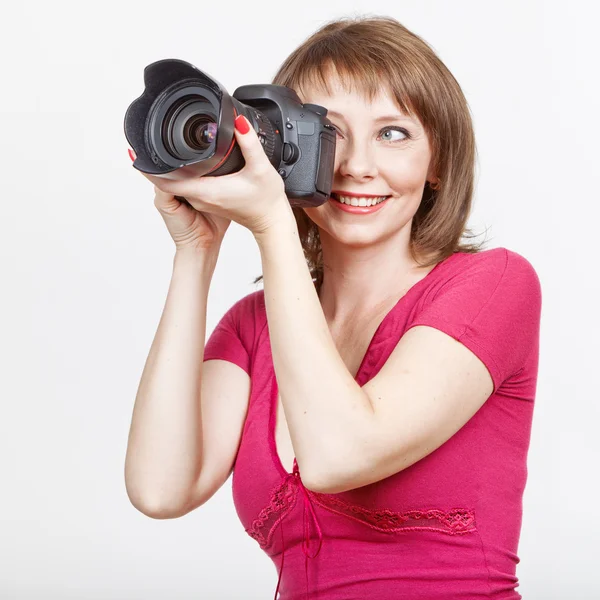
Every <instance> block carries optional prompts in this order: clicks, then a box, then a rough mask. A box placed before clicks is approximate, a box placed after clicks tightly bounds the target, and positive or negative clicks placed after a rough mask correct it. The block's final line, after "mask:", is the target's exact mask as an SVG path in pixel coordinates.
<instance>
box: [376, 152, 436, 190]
mask: <svg viewBox="0 0 600 600" xmlns="http://www.w3.org/2000/svg"><path fill="white" fill-rule="evenodd" d="M378 166H379V169H378V170H379V175H380V176H381V177H382V178H383V179H385V180H386V181H387V183H388V185H389V186H390V187H391V188H392V189H395V190H397V191H402V190H407V191H410V190H412V189H415V188H419V189H420V188H422V187H423V186H424V185H425V181H426V179H427V169H428V166H429V163H428V161H427V160H424V158H423V157H422V156H417V155H404V156H401V157H399V156H397V155H396V156H382V157H381V158H380V160H379V161H378Z"/></svg>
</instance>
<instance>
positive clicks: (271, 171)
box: [140, 115, 293, 235]
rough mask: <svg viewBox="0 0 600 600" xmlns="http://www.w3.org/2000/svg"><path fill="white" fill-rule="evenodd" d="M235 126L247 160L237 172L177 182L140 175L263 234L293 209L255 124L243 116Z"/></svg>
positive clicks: (199, 206) (253, 231)
mask: <svg viewBox="0 0 600 600" xmlns="http://www.w3.org/2000/svg"><path fill="white" fill-rule="evenodd" d="M235 125H236V127H235V138H236V141H237V143H238V145H239V146H240V149H241V151H242V154H243V156H244V160H245V161H246V164H245V165H244V167H243V168H242V169H241V170H240V171H237V172H236V173H232V174H230V175H220V176H217V177H210V176H203V177H192V178H189V179H184V180H180V181H173V180H170V179H165V178H163V177H157V176H155V175H149V174H148V173H143V172H141V171H140V172H141V173H142V175H143V176H144V177H146V179H149V180H150V181H151V182H152V183H153V184H154V185H155V186H156V187H157V188H159V189H160V190H162V191H163V192H166V193H168V194H173V195H174V196H183V197H184V198H185V199H186V200H187V201H188V202H189V203H190V204H191V205H192V206H193V207H194V208H195V209H196V210H199V211H202V212H208V213H213V214H215V215H218V216H220V217H226V218H228V219H231V220H232V221H235V222H236V223H239V224H240V225H243V226H244V227H246V228H247V229H249V230H250V231H251V232H252V233H253V234H254V235H259V234H263V233H265V232H266V231H267V230H268V229H269V228H271V227H273V226H277V224H278V223H279V222H281V221H282V220H284V219H286V218H288V217H290V216H292V217H293V213H292V208H291V205H290V203H289V200H288V198H287V196H286V195H285V185H284V182H283V179H282V178H281V175H279V173H278V172H277V170H276V169H275V168H274V167H273V165H272V164H271V163H270V162H269V159H268V158H267V155H266V154H265V151H264V149H263V147H262V144H261V143H260V140H259V139H258V135H257V134H256V131H254V128H253V127H252V125H250V123H249V122H248V120H247V119H246V117H245V116H243V115H240V116H239V117H238V118H237V119H236V121H235ZM245 125H246V127H244V126H245ZM238 127H239V128H240V129H241V131H240V129H238ZM245 129H247V130H248V131H247V132H246V133H242V131H244V130H245Z"/></svg>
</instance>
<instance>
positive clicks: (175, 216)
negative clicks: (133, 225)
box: [154, 186, 231, 252]
mask: <svg viewBox="0 0 600 600" xmlns="http://www.w3.org/2000/svg"><path fill="white" fill-rule="evenodd" d="M154 194H155V195H154V206H156V208H157V209H158V212H159V213H160V215H161V217H162V218H163V221H164V222H165V225H166V226H167V229H168V230H169V233H170V234H171V237H172V238H173V241H174V242H175V248H176V249H177V250H178V251H179V250H190V249H191V250H195V251H198V252H201V251H205V250H215V249H218V248H219V247H220V245H221V242H222V241H223V236H224V235H225V232H226V231H227V228H228V227H229V225H230V224H231V219H227V218H225V217H219V216H217V215H214V214H211V213H207V212H200V211H198V210H196V209H195V208H194V207H193V206H192V205H191V204H189V203H188V202H187V201H186V200H185V199H182V200H178V199H177V198H178V196H173V195H172V194H167V193H166V192H163V191H162V190H160V189H159V188H157V187H156V186H154Z"/></svg>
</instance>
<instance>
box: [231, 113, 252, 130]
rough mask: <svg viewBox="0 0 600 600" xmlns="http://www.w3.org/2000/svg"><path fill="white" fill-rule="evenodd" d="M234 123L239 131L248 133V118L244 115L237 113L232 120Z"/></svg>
mask: <svg viewBox="0 0 600 600" xmlns="http://www.w3.org/2000/svg"><path fill="white" fill-rule="evenodd" d="M234 124H235V128H236V129H237V130H238V131H239V132H240V133H248V132H249V131H250V123H248V120H247V119H246V117H244V115H239V116H238V117H237V118H236V120H235V121H234Z"/></svg>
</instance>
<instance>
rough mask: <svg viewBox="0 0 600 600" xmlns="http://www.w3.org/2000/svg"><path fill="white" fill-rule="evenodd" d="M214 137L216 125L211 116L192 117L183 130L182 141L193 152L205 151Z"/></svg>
mask: <svg viewBox="0 0 600 600" xmlns="http://www.w3.org/2000/svg"><path fill="white" fill-rule="evenodd" d="M216 137H217V123H216V121H215V118H214V116H212V115H207V114H200V115H194V116H193V117H190V118H189V119H188V121H187V122H186V124H185V126H184V128H183V139H184V140H185V143H186V144H187V145H188V146H189V147H190V148H192V149H193V150H206V149H207V148H209V147H210V145H211V144H212V143H213V142H214V141H215V139H216Z"/></svg>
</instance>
